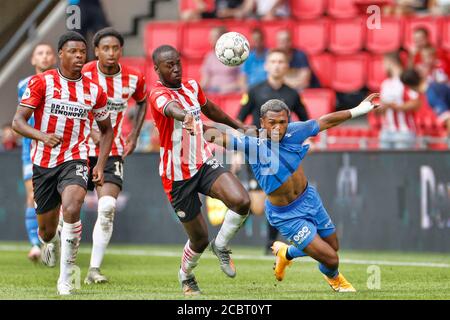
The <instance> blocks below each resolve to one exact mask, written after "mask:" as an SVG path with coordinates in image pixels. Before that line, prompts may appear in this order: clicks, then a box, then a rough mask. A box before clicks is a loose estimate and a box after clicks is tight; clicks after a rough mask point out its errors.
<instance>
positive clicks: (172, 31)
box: [144, 22, 182, 57]
mask: <svg viewBox="0 0 450 320" xmlns="http://www.w3.org/2000/svg"><path fill="white" fill-rule="evenodd" d="M181 26H182V24H180V23H177V22H150V23H148V24H147V26H146V27H145V34H144V46H145V49H144V50H145V55H146V56H147V57H151V55H152V52H153V50H155V49H156V48H157V47H159V46H161V45H164V44H168V45H171V46H173V47H175V48H177V49H179V48H180V39H181V29H182V27H181Z"/></svg>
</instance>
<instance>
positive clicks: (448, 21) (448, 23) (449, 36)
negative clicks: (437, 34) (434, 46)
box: [441, 17, 450, 52]
mask: <svg viewBox="0 0 450 320" xmlns="http://www.w3.org/2000/svg"><path fill="white" fill-rule="evenodd" d="M441 37H442V42H441V47H442V49H444V50H446V51H448V52H450V18H449V17H446V18H445V19H443V21H442V30H441Z"/></svg>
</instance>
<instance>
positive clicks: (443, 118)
mask: <svg viewBox="0 0 450 320" xmlns="http://www.w3.org/2000/svg"><path fill="white" fill-rule="evenodd" d="M400 79H401V81H402V82H403V84H405V85H406V86H408V87H410V88H411V89H413V90H414V91H416V92H418V93H423V94H425V96H426V98H427V101H428V104H429V105H430V107H431V108H433V110H434V112H435V113H436V115H437V116H438V119H439V121H440V122H441V123H442V124H443V125H444V126H445V127H446V128H447V132H448V134H449V135H450V86H449V85H448V84H447V83H437V82H428V81H427V80H426V79H424V78H421V77H420V74H419V73H418V72H417V71H416V70H414V69H408V70H406V71H404V72H403V73H402V75H401V78H400Z"/></svg>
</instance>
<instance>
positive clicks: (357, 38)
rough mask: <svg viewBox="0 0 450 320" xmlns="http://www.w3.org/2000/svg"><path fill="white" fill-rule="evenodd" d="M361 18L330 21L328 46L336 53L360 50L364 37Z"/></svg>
mask: <svg viewBox="0 0 450 320" xmlns="http://www.w3.org/2000/svg"><path fill="white" fill-rule="evenodd" d="M365 30H366V28H365V26H363V19H362V18H360V17H358V18H355V19H340V20H334V21H331V22H330V43H329V46H328V48H329V49H330V51H331V52H333V53H336V54H351V53H356V52H358V51H360V50H361V49H362V47H363V44H364V39H365Z"/></svg>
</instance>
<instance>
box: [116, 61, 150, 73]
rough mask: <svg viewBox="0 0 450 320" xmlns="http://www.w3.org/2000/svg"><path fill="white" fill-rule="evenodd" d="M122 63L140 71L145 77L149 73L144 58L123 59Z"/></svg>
mask: <svg viewBox="0 0 450 320" xmlns="http://www.w3.org/2000/svg"><path fill="white" fill-rule="evenodd" d="M120 63H121V64H123V65H126V66H130V67H131V68H134V69H137V70H139V71H140V72H141V73H142V74H143V75H146V73H147V61H146V60H145V58H144V57H122V58H120Z"/></svg>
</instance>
